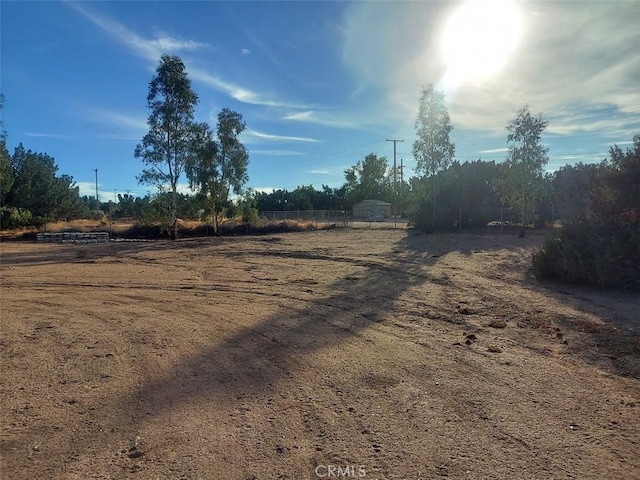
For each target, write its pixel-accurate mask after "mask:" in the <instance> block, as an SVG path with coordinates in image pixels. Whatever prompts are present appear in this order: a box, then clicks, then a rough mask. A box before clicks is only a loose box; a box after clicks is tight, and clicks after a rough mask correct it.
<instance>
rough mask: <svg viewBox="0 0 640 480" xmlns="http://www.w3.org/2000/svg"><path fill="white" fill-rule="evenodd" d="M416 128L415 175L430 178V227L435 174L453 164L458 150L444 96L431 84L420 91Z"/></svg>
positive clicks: (433, 214) (434, 205)
mask: <svg viewBox="0 0 640 480" xmlns="http://www.w3.org/2000/svg"><path fill="white" fill-rule="evenodd" d="M415 127H416V137H417V138H416V140H415V142H414V143H413V156H414V158H415V159H416V163H417V165H416V173H417V174H418V175H419V176H423V177H429V178H431V181H430V184H431V192H430V193H431V194H430V197H431V205H432V218H431V226H434V225H435V223H436V204H437V196H438V184H437V177H436V174H437V173H438V172H440V171H442V170H444V169H446V168H447V167H448V166H449V165H451V162H452V161H453V157H454V155H455V150H456V149H455V144H454V143H453V142H452V141H451V138H450V136H449V135H450V133H451V131H452V130H453V126H452V125H451V119H450V117H449V111H448V110H447V106H446V104H445V99H444V94H443V93H442V92H439V91H437V90H435V89H434V88H433V85H431V84H428V85H426V86H425V87H424V88H423V89H422V91H421V94H420V104H419V107H418V116H417V118H416V122H415Z"/></svg>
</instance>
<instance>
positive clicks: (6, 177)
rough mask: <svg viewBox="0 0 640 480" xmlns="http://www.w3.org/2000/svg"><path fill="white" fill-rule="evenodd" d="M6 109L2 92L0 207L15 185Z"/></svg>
mask: <svg viewBox="0 0 640 480" xmlns="http://www.w3.org/2000/svg"><path fill="white" fill-rule="evenodd" d="M3 109H4V95H3V94H1V93H0V207H3V206H4V204H5V196H6V195H7V194H8V193H9V191H10V190H11V187H12V186H13V181H14V176H13V167H12V166H11V156H10V155H9V150H8V149H7V132H6V131H5V129H4V121H3V119H2V110H3Z"/></svg>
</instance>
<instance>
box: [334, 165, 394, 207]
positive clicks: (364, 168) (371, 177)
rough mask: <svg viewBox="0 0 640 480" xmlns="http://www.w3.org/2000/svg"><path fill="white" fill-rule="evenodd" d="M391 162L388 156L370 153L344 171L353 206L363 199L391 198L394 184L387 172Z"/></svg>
mask: <svg viewBox="0 0 640 480" xmlns="http://www.w3.org/2000/svg"><path fill="white" fill-rule="evenodd" d="M388 170H389V163H388V162H387V158H386V157H378V156H377V155H376V154H375V153H370V154H369V155H367V156H366V157H365V158H364V160H360V161H359V162H358V163H356V164H355V165H354V166H352V167H351V168H347V169H346V170H345V171H344V174H345V178H346V180H347V183H346V184H345V187H346V192H347V201H348V203H349V204H350V205H351V206H353V204H355V203H358V202H359V201H361V200H366V199H379V200H387V201H389V200H391V197H392V185H391V182H390V177H389V175H388V174H387V173H388Z"/></svg>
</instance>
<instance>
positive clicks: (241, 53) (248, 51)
mask: <svg viewBox="0 0 640 480" xmlns="http://www.w3.org/2000/svg"><path fill="white" fill-rule="evenodd" d="M250 53H251V50H249V49H248V48H241V49H240V55H249V54H250Z"/></svg>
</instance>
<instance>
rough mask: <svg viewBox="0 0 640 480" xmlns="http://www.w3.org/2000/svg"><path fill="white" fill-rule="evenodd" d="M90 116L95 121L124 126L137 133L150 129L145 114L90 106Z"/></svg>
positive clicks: (88, 110)
mask: <svg viewBox="0 0 640 480" xmlns="http://www.w3.org/2000/svg"><path fill="white" fill-rule="evenodd" d="M87 114H88V118H89V119H91V120H92V121H94V122H99V123H102V124H107V125H111V126H113V127H120V128H122V127H124V128H125V129H128V130H133V131H135V132H136V133H142V132H145V131H147V130H148V125H147V119H146V117H144V116H143V115H140V114H134V113H125V112H117V111H114V110H109V109H106V108H97V107H96V108H94V107H91V108H88V109H87Z"/></svg>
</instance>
